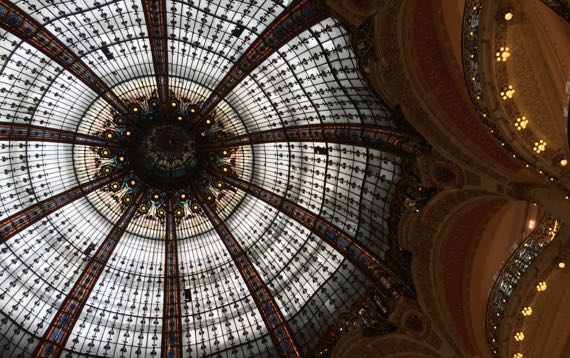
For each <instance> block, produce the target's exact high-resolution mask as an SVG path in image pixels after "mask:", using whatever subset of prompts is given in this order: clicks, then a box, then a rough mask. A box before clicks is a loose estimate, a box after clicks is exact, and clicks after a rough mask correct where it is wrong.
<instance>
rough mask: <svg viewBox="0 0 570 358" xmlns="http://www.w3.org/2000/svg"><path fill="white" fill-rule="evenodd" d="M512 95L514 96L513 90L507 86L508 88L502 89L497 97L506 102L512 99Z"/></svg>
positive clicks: (510, 86)
mask: <svg viewBox="0 0 570 358" xmlns="http://www.w3.org/2000/svg"><path fill="white" fill-rule="evenodd" d="M514 94H515V89H514V88H513V86H512V85H508V86H505V87H503V90H502V91H501V92H499V95H500V96H501V98H502V99H503V101H506V100H507V99H511V98H513V95H514Z"/></svg>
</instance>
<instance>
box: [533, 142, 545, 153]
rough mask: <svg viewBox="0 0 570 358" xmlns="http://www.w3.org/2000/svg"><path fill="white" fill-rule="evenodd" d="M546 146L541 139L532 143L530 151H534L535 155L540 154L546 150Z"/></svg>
mask: <svg viewBox="0 0 570 358" xmlns="http://www.w3.org/2000/svg"><path fill="white" fill-rule="evenodd" d="M546 144H547V143H546V141H545V140H544V139H541V140H539V141H538V142H534V146H533V147H532V150H534V151H535V152H536V154H540V153H542V152H544V151H545V150H546Z"/></svg>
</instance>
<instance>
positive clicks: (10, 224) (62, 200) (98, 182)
mask: <svg viewBox="0 0 570 358" xmlns="http://www.w3.org/2000/svg"><path fill="white" fill-rule="evenodd" d="M125 174H126V173H125V172H124V171H120V172H116V173H113V174H111V175H109V176H102V177H99V178H96V179H94V180H92V181H90V182H87V183H85V184H81V185H79V186H76V187H74V188H71V189H69V190H66V191H64V192H62V193H60V194H57V195H54V196H52V197H51V198H47V199H45V200H42V201H40V202H38V203H36V204H34V205H32V206H30V207H27V208H25V209H24V210H21V211H19V212H17V213H15V214H14V215H12V216H10V217H8V218H6V219H4V220H2V221H0V244H1V243H4V242H6V241H7V240H8V239H9V238H11V237H12V236H14V235H16V234H17V233H19V232H20V231H22V230H24V229H25V228H27V227H28V226H30V225H32V224H33V223H35V222H37V221H39V220H41V219H43V218H45V217H46V216H48V215H49V214H51V213H53V212H54V211H56V210H58V209H60V208H62V207H64V206H65V205H67V204H69V203H72V202H74V201H75V200H77V199H79V198H81V197H83V196H85V195H87V194H89V193H91V192H92V191H95V190H97V189H99V188H101V187H103V186H105V185H107V184H109V183H111V182H112V181H114V180H117V178H120V177H122V176H123V175H125Z"/></svg>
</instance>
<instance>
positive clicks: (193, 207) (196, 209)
mask: <svg viewBox="0 0 570 358" xmlns="http://www.w3.org/2000/svg"><path fill="white" fill-rule="evenodd" d="M191 209H192V211H193V212H195V213H196V212H198V211H199V210H200V206H198V204H192V207H191Z"/></svg>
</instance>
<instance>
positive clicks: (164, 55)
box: [143, 0, 170, 113]
mask: <svg viewBox="0 0 570 358" xmlns="http://www.w3.org/2000/svg"><path fill="white" fill-rule="evenodd" d="M143 8H144V17H145V20H146V25H147V29H148V37H149V41H150V50H151V53H152V62H153V65H154V74H155V76H156V86H157V90H158V98H159V101H160V106H162V110H163V111H164V113H167V111H168V102H169V99H170V95H169V90H168V37H167V30H168V29H167V27H166V22H167V21H166V0H145V1H143Z"/></svg>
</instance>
